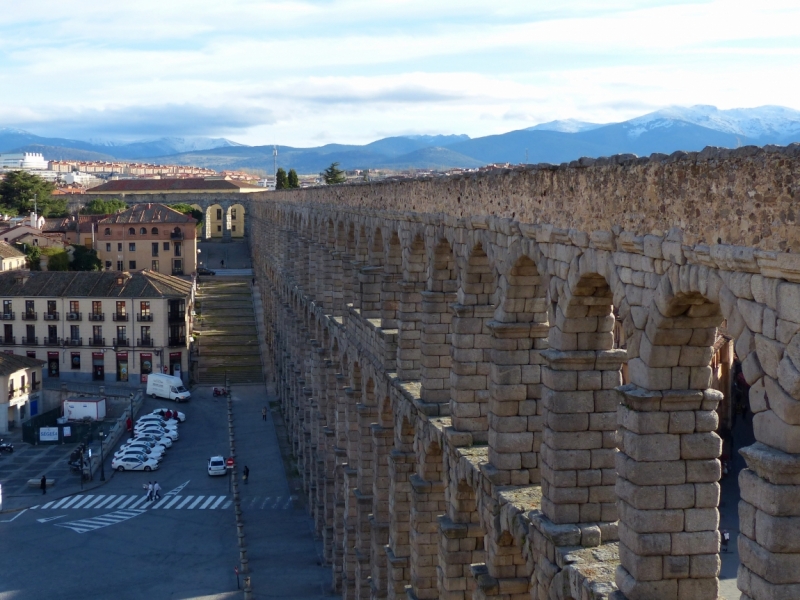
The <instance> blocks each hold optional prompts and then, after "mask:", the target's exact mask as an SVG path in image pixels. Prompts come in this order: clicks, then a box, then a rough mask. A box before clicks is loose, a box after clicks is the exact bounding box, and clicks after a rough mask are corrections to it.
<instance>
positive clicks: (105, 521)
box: [54, 509, 146, 533]
mask: <svg viewBox="0 0 800 600" xmlns="http://www.w3.org/2000/svg"><path fill="white" fill-rule="evenodd" d="M143 512H146V511H145V510H144V509H139V510H117V511H114V512H112V513H108V514H105V515H101V516H98V517H92V518H91V519H80V520H78V521H69V522H67V523H54V525H55V526H56V527H63V528H65V529H71V530H72V531H74V532H76V533H86V532H88V531H94V530H95V529H101V528H103V527H108V526H109V525H116V524H117V523H122V522H123V521H127V520H128V519H132V518H133V517H138V516H139V515H141V514H142V513H143Z"/></svg>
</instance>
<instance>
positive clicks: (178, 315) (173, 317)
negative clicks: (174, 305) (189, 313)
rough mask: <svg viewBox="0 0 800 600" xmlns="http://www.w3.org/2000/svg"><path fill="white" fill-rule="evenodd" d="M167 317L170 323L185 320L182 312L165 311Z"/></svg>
mask: <svg viewBox="0 0 800 600" xmlns="http://www.w3.org/2000/svg"><path fill="white" fill-rule="evenodd" d="M167 319H168V320H169V322H170V323H176V322H180V321H185V320H186V314H185V313H182V312H171V313H167Z"/></svg>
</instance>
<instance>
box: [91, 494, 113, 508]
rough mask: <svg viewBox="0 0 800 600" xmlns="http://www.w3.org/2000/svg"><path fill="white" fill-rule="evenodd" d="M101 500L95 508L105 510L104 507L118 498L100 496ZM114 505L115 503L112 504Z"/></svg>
mask: <svg viewBox="0 0 800 600" xmlns="http://www.w3.org/2000/svg"><path fill="white" fill-rule="evenodd" d="M100 498H102V500H100V502H99V503H97V504H96V505H95V508H103V507H104V505H106V504H108V503H109V502H111V501H112V500H113V499H114V498H116V496H105V497H103V496H100ZM112 504H113V502H112ZM109 506H110V505H109Z"/></svg>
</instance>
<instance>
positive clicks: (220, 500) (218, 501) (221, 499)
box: [211, 496, 225, 510]
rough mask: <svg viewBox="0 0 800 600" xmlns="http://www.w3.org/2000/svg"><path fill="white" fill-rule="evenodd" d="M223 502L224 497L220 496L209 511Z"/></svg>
mask: <svg viewBox="0 0 800 600" xmlns="http://www.w3.org/2000/svg"><path fill="white" fill-rule="evenodd" d="M224 500H225V496H220V497H219V500H217V501H216V502H214V505H213V506H212V507H211V510H214V509H215V508H217V507H218V506H219V505H220V504H222V502H223V501H224Z"/></svg>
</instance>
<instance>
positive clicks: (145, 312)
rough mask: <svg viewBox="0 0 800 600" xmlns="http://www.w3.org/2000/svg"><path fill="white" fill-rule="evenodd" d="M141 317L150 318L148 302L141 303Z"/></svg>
mask: <svg viewBox="0 0 800 600" xmlns="http://www.w3.org/2000/svg"><path fill="white" fill-rule="evenodd" d="M140 308H141V311H142V316H143V317H149V316H150V301H149V300H148V301H142V303H141V305H140Z"/></svg>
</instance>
